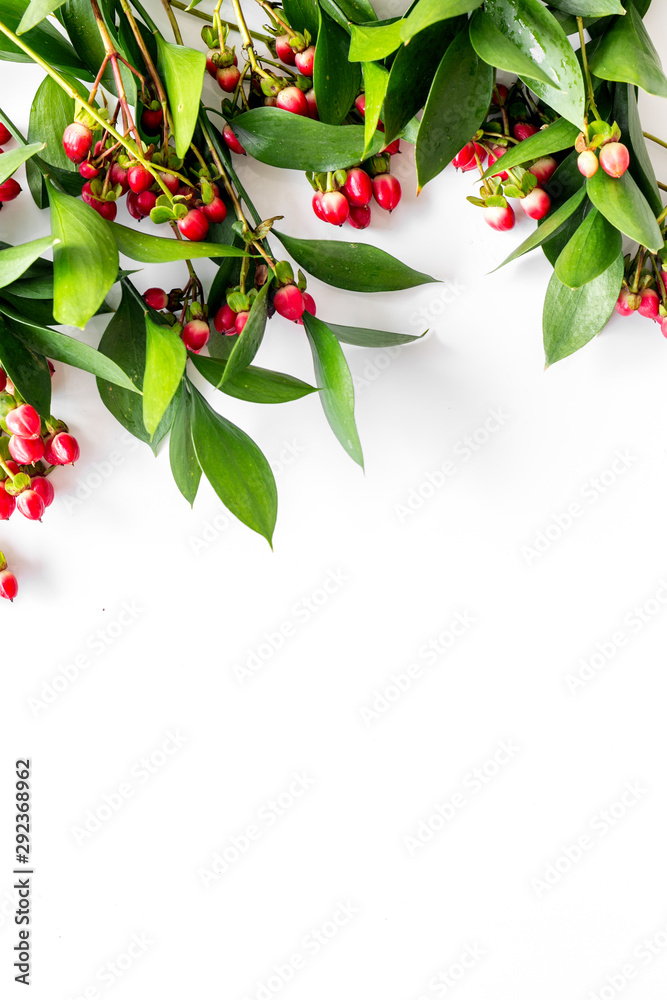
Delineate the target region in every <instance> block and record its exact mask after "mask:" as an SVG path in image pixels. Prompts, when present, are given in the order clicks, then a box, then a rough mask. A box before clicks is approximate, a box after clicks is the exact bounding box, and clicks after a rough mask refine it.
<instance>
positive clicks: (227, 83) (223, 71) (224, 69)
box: [215, 66, 241, 94]
mask: <svg viewBox="0 0 667 1000" xmlns="http://www.w3.org/2000/svg"><path fill="white" fill-rule="evenodd" d="M215 78H216V80H217V81H218V86H219V87H220V89H221V90H224V92H225V93H226V94H233V93H234V91H235V90H236V85H237V83H238V82H239V80H240V79H241V74H240V73H239V71H238V68H237V67H236V66H219V67H218V71H217V73H216V75H215Z"/></svg>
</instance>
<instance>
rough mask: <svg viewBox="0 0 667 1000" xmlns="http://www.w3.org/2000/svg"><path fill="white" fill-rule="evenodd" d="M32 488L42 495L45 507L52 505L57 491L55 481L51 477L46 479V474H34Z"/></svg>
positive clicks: (31, 482)
mask: <svg viewBox="0 0 667 1000" xmlns="http://www.w3.org/2000/svg"><path fill="white" fill-rule="evenodd" d="M30 489H31V490H34V491H35V493H38V494H39V495H40V497H41V498H42V500H43V501H44V506H45V507H50V506H51V504H52V503H53V498H54V497H55V495H56V491H55V490H54V488H53V483H52V482H51V480H50V479H46V478H45V476H33V478H32V479H31V481H30Z"/></svg>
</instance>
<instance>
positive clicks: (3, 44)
mask: <svg viewBox="0 0 667 1000" xmlns="http://www.w3.org/2000/svg"><path fill="white" fill-rule="evenodd" d="M26 7H27V3H26V2H25V0H0V21H2V22H3V24H5V25H6V26H7V27H8V28H10V29H11V30H12V31H13V32H16V29H17V28H18V26H19V23H20V21H21V18H22V17H23V15H24V13H25V9H26ZM22 41H24V42H25V43H26V45H29V46H30V48H31V49H32V50H33V52H36V53H37V55H38V56H41V57H42V59H44V60H45V61H46V62H48V63H49V64H50V65H51V66H53V67H55V68H56V69H61V70H65V71H69V72H72V73H74V74H76V76H78V77H81V79H83V78H86V79H89V78H90V75H89V73H88V71H87V70H86V68H85V66H84V64H83V63H82V62H81V61H80V60H79V58H78V56H77V54H76V52H75V51H74V49H73V48H72V46H71V45H70V44H69V42H68V41H67V40H66V39H65V38H63V36H62V34H61V33H60V32H59V31H57V30H56V28H54V26H53V25H52V24H49V22H48V21H43V22H42V24H39V25H37V27H36V28H31V30H30V31H26V33H25V35H23V38H22ZM0 60H8V61H9V62H23V63H32V59H31V58H30V56H29V55H26V53H25V52H23V51H22V50H21V49H20V48H19V47H18V46H17V45H15V44H14V42H11V41H10V40H9V39H8V38H7V37H6V36H5V35H0Z"/></svg>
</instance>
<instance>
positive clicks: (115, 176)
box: [111, 163, 130, 194]
mask: <svg viewBox="0 0 667 1000" xmlns="http://www.w3.org/2000/svg"><path fill="white" fill-rule="evenodd" d="M111 183H112V184H120V186H121V188H122V189H123V194H127V192H128V191H129V190H130V185H129V182H128V179H127V170H126V169H125V167H121V165H120V163H112V164H111Z"/></svg>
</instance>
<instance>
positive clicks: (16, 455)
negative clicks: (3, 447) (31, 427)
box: [9, 434, 44, 465]
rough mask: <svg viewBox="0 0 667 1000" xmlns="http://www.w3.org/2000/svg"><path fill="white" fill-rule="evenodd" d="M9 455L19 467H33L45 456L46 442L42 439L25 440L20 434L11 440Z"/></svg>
mask: <svg viewBox="0 0 667 1000" xmlns="http://www.w3.org/2000/svg"><path fill="white" fill-rule="evenodd" d="M9 454H10V455H11V456H12V458H13V459H14V461H15V462H18V464H19V465H33V464H34V463H35V462H39V460H40V458H42V457H43V455H44V442H43V441H42V439H41V438H39V437H38V438H24V437H20V436H19V435H18V434H14V435H12V437H10V439H9Z"/></svg>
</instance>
